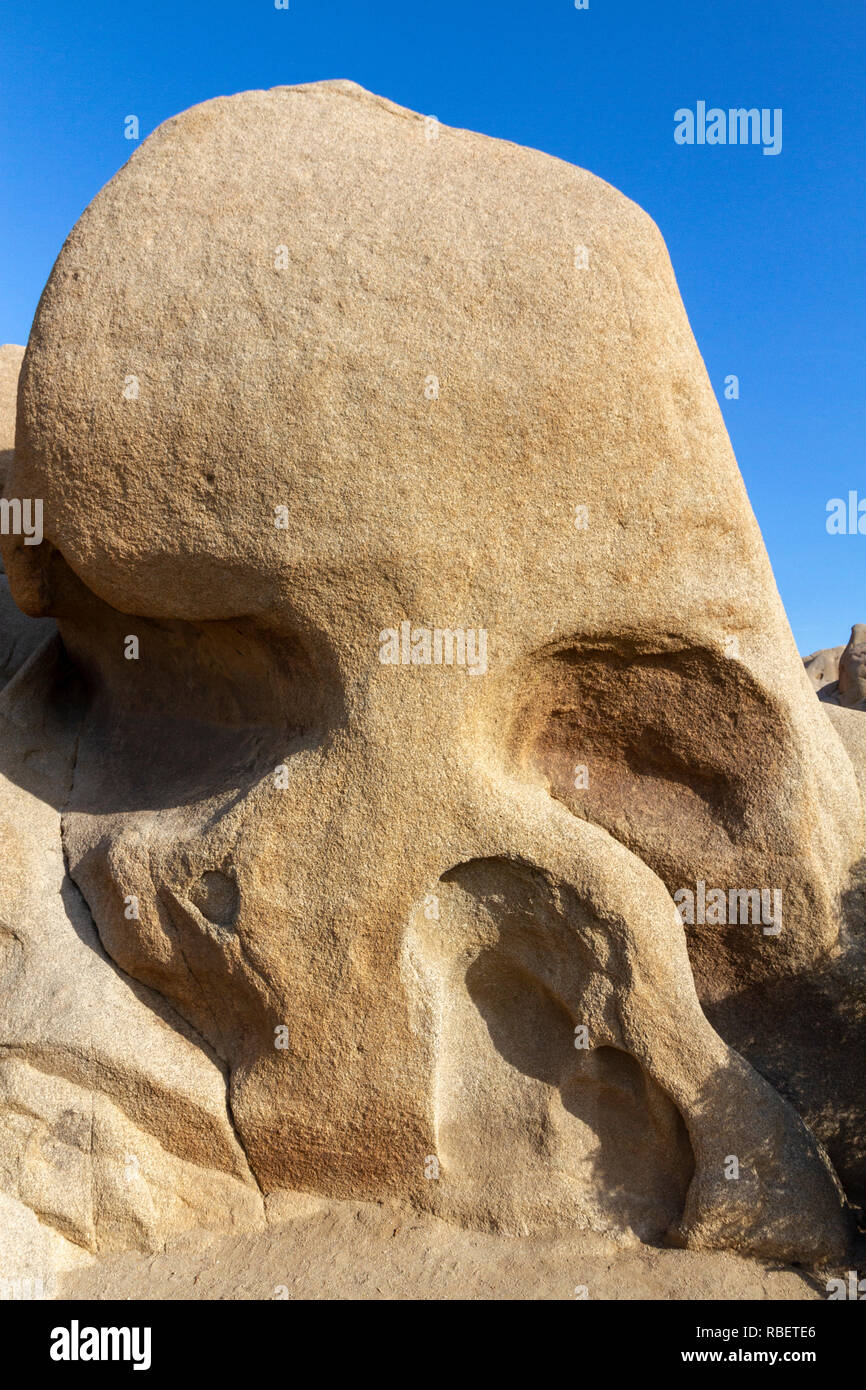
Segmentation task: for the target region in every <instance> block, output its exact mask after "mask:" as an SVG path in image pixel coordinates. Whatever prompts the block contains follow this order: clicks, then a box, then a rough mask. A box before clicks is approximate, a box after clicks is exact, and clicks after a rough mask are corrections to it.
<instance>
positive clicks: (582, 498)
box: [5, 83, 862, 1258]
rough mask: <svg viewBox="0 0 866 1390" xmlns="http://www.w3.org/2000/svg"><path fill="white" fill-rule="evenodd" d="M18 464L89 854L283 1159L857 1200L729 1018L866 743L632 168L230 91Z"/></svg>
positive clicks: (706, 1203) (820, 908)
mask: <svg viewBox="0 0 866 1390" xmlns="http://www.w3.org/2000/svg"><path fill="white" fill-rule="evenodd" d="M11 486H12V487H13V488H14V489H17V491H18V492H19V493H20V494H25V493H26V494H27V495H34V496H39V497H41V498H43V499H44V517H45V520H44V526H45V535H46V544H44V545H43V546H41V547H38V548H36V547H31V548H29V549H25V548H24V547H23V546H21V545H18V544H17V543H16V542H15V541H14V539H13V538H8V540H7V544H6V547H5V549H6V557H7V567H8V571H9V575H10V580H11V584H12V586H13V592H14V593H15V596H16V598H17V599H18V601H19V603H20V604H21V605H22V606H23V607H24V608H25V609H27V611H29V612H31V613H33V614H46V613H47V614H51V615H54V616H55V617H56V618H57V620H58V622H59V625H60V630H61V633H62V636H63V640H64V642H65V645H66V647H67V650H68V651H69V653H70V654H71V656H72V658H73V660H74V662H75V663H76V664H77V666H78V667H79V668H80V671H81V672H82V673H83V675H84V676H85V678H86V682H87V686H88V690H89V704H88V711H87V714H86V716H85V718H84V723H83V726H82V730H81V736H80V741H79V751H78V759H77V765H76V770H75V777H74V785H73V787H72V791H71V795H70V801H69V806H68V809H67V812H66V816H65V821H64V826H65V829H64V835H65V844H66V850H67V855H68V860H69V865H70V872H71V873H72V875H73V877H74V878H75V880H76V882H77V884H78V885H79V887H80V888H81V890H82V892H83V894H84V896H85V898H86V900H87V902H88V904H89V905H90V908H91V911H92V913H93V916H94V920H95V922H96V924H97V926H98V929H99V932H100V935H101V937H102V940H103V942H104V944H105V946H106V948H107V950H108V951H109V953H110V954H111V955H112V956H113V958H114V960H115V961H116V962H117V964H118V965H119V966H120V967H122V969H123V970H125V971H127V972H128V973H129V974H130V975H131V976H133V977H134V978H135V979H136V980H138V981H141V982H143V983H144V984H146V985H149V986H151V987H152V988H154V989H156V990H158V991H160V992H161V993H162V994H164V995H165V996H166V997H167V998H168V999H169V1000H170V1001H171V1002H172V1004H173V1005H174V1006H175V1007H176V1008H177V1010H178V1011H179V1012H180V1013H181V1014H182V1015H184V1017H185V1018H186V1019H187V1020H188V1021H189V1022H190V1023H191V1024H192V1025H193V1026H194V1027H195V1028H196V1029H198V1030H199V1031H200V1032H201V1033H202V1034H203V1035H204V1036H205V1037H206V1039H207V1040H208V1042H209V1044H210V1045H211V1046H212V1047H213V1048H215V1049H216V1051H217V1052H218V1053H219V1054H220V1055H221V1056H222V1057H223V1058H224V1059H225V1060H226V1062H227V1063H228V1065H229V1067H230V1070H231V1105H232V1111H233V1117H234V1122H235V1125H236V1128H237V1132H238V1135H239V1138H240V1140H241V1142H242V1143H243V1145H244V1148H245V1150H246V1152H247V1155H248V1157H249V1160H250V1163H251V1166H252V1168H253V1171H254V1172H255V1174H256V1176H257V1178H258V1179H259V1181H260V1183H261V1184H262V1186H263V1187H264V1188H265V1190H267V1191H270V1190H275V1189H279V1188H301V1189H307V1190H313V1191H321V1192H328V1193H333V1194H338V1195H340V1194H344V1195H348V1194H354V1195H372V1196H377V1195H382V1194H387V1193H390V1194H395V1193H396V1194H398V1195H401V1196H403V1197H406V1198H408V1199H409V1200H411V1201H413V1202H416V1203H419V1204H424V1205H427V1206H430V1207H432V1208H434V1209H436V1210H439V1211H441V1212H443V1213H445V1214H449V1215H453V1216H454V1217H455V1218H456V1219H459V1220H465V1221H475V1222H481V1223H486V1224H490V1225H494V1226H503V1227H505V1228H507V1229H512V1230H522V1229H525V1228H526V1227H527V1226H528V1225H530V1224H548V1225H557V1224H560V1223H565V1222H578V1223H583V1224H585V1225H592V1226H595V1227H598V1228H618V1229H622V1228H631V1229H633V1230H634V1231H636V1232H637V1233H638V1234H640V1235H642V1236H647V1237H652V1236H657V1235H659V1234H661V1233H662V1232H663V1231H665V1230H668V1231H669V1232H670V1233H671V1234H672V1236H673V1237H674V1238H675V1239H677V1240H681V1241H687V1242H691V1243H693V1244H701V1243H703V1244H728V1245H733V1246H740V1247H743V1248H747V1249H754V1250H763V1251H766V1252H770V1253H773V1254H784V1255H791V1254H796V1255H798V1256H800V1257H804V1258H805V1257H810V1256H820V1255H826V1254H828V1253H829V1252H830V1251H831V1250H832V1249H835V1248H838V1247H839V1244H840V1241H841V1239H842V1229H843V1220H842V1213H841V1205H840V1199H839V1196H838V1191H837V1186H836V1182H835V1178H834V1175H833V1173H832V1170H831V1169H830V1167H829V1164H828V1162H827V1159H826V1157H825V1155H824V1153H823V1151H822V1149H821V1147H820V1145H819V1144H817V1143H816V1141H815V1139H814V1138H813V1137H812V1135H811V1134H810V1132H809V1131H808V1130H807V1128H806V1127H805V1125H804V1124H803V1123H802V1120H801V1119H800V1118H799V1117H798V1115H797V1114H796V1112H795V1110H794V1109H793V1108H792V1107H791V1106H790V1105H789V1104H788V1103H787V1102H785V1101H783V1100H782V1099H781V1097H780V1095H779V1094H778V1093H777V1091H776V1090H775V1089H774V1088H773V1086H772V1085H770V1084H769V1082H768V1081H767V1080H765V1079H764V1078H762V1077H761V1076H759V1075H758V1073H757V1072H756V1071H754V1070H753V1069H752V1067H751V1066H750V1065H749V1064H748V1063H747V1062H746V1061H745V1060H743V1058H742V1056H741V1055H740V1052H739V1051H733V1050H732V1046H731V1045H732V1044H733V1046H736V1047H737V1048H738V1049H740V1051H742V1052H745V1053H747V1054H748V1052H749V1050H750V1048H752V1049H757V1052H758V1054H759V1055H762V1056H763V1055H766V1056H767V1058H768V1059H772V1058H774V1057H776V1058H778V1056H779V1054H780V1053H781V1054H784V1047H783V1046H780V1047H776V1046H775V1045H773V1044H772V1043H771V1042H768V1041H767V1040H768V1039H771V1040H772V1039H775V1040H776V1042H778V1041H779V1039H780V1038H782V1039H783V1036H784V1019H783V1017H782V1015H781V1014H780V1013H779V1012H778V1011H774V1003H773V1000H774V997H775V996H774V991H775V990H777V989H782V990H784V988H787V987H788V986H789V984H790V982H791V981H792V980H793V981H796V980H798V979H800V978H801V977H802V976H803V975H804V973H805V972H808V971H809V970H810V969H812V967H813V966H814V965H815V963H816V962H818V961H821V960H823V959H825V958H827V957H828V956H831V955H832V954H833V953H834V951H836V949H837V941H838V936H839V929H840V921H841V917H840V895H841V893H842V891H843V889H844V888H845V886H846V883H847V876H848V873H849V869H850V866H851V864H852V863H853V861H854V860H855V859H856V858H857V855H858V853H859V851H860V845H861V843H862V824H861V820H860V817H859V814H858V817H857V818H856V820H855V822H854V823H852V817H851V813H850V807H851V806H852V805H857V806H858V807H859V805H860V802H859V794H858V792H857V789H856V784H855V781H854V777H853V773H852V770H851V767H850V764H849V762H848V759H847V757H846V755H845V753H844V751H843V749H842V745H841V744H840V742H839V740H838V738H837V736H836V734H835V733H834V732H833V729H832V727H831V726H830V724H829V723H828V721H827V719H826V716H825V713H824V711H823V710H822V708H821V706H820V704H819V703H818V701H816V700H815V698H814V695H813V694H812V692H811V688H810V686H809V683H808V680H807V678H806V676H805V674H804V672H803V668H802V664H801V662H800V660H799V658H798V656H797V652H796V650H795V648H794V644H793V641H792V638H791V635H790V632H789V629H788V626H787V622H786V619H785V616H784V613H783V611H782V608H781V605H780V602H779V599H778V596H777V594H776V591H775V587H774V584H773V579H772V575H771V572H770V568H769V564H768V561H767V558H766V555H765V553H764V549H763V546H762V542H761V538H760V534H759V532H758V529H757V526H756V523H755V520H754V518H753V516H752V513H751V511H750V508H749V505H748V501H747V498H746V495H745V492H744V489H743V485H742V482H741V480H740V477H739V474H738V471H737V467H736V463H735V460H734V458H733V455H732V452H731V449H730V445H729V443H728V440H727V436H726V434H725V430H724V427H723V425H722V422H721V419H720V415H719V411H718V408H717V406H716V403H715V400H714V398H713V394H712V391H711V389H710V386H709V383H708V381H707V378H706V373H705V371H704V368H703V365H702V362H701V359H700V356H699V353H698V351H697V348H696V345H695V342H694V339H693V337H692V334H691V332H690V329H689V326H688V322H687V320H686V316H685V313H684V311H683V308H682V305H681V302H680V299H679V296H678V293H677V289H676V285H675V281H674V277H673V274H672V271H671V267H670V263H669V260H668V257H667V254H666V251H665V248H664V244H663V242H662V239H661V237H660V235H659V233H658V231H657V229H656V227H655V226H654V224H653V223H652V222H651V221H650V219H649V218H648V217H647V216H646V215H645V214H644V213H643V212H642V211H641V210H640V209H638V208H637V207H636V206H635V205H634V204H632V203H630V202H629V201H628V200H627V199H626V198H624V197H623V196H622V195H620V194H619V193H617V192H616V191H615V190H613V189H612V188H610V187H609V186H608V185H606V184H604V183H603V182H601V181H600V180H599V179H597V178H595V177H593V176H592V175H590V174H588V173H586V172H584V171H583V170H580V169H577V168H573V167H571V166H569V165H567V164H565V163H562V162H560V161H558V160H556V159H553V158H550V157H548V156H546V155H543V154H539V153H536V152H534V151H531V150H526V149H521V148H518V147H516V146H513V145H509V144H506V143H503V142H500V141H494V140H490V139H487V138H485V137H482V136H479V135H475V134H471V133H467V132H464V131H459V130H451V129H446V128H444V127H440V126H439V125H438V123H437V122H435V121H433V120H432V119H429V118H428V119H425V118H423V117H419V116H416V115H415V114H414V113H412V112H410V111H406V110H403V109H401V108H399V107H396V106H394V105H392V104H390V103H389V102H386V101H384V100H381V99H379V98H376V97H373V96H371V95H369V94H368V93H366V92H364V91H362V90H361V89H360V88H358V87H356V86H354V85H352V84H349V83H324V84H317V85H314V86H309V87H300V88H278V89H276V90H274V91H270V92H250V93H246V94H244V95H241V96H236V97H230V98H220V99H218V100H215V101H210V102H207V103H205V104H204V105H202V106H199V107H196V108H194V109H192V110H190V111H188V112H186V113H184V114H183V115H181V116H179V117H177V118H176V119H174V120H171V121H169V122H167V123H166V124H165V125H163V126H161V127H160V128H159V129H158V130H157V131H156V132H155V133H154V134H153V135H152V136H151V137H150V138H149V139H148V140H147V141H145V143H144V144H143V145H142V147H141V148H140V149H139V150H138V151H137V152H136V153H135V154H134V155H133V157H132V159H131V160H130V161H129V163H128V164H127V165H126V166H125V168H124V169H122V170H121V172H120V173H119V174H118V175H117V176H116V178H114V179H113V180H112V181H111V183H110V184H109V185H108V186H107V187H106V188H105V189H104V190H103V191H102V193H100V195H99V196H98V197H97V199H96V200H95V201H94V203H93V204H92V206H91V207H90V208H89V209H88V211H87V212H86V213H85V214H84V216H83V217H82V219H81V221H80V222H79V224H78V225H77V227H76V228H75V230H74V231H73V233H72V235H71V236H70V238H69V239H68V241H67V243H66V245H65V247H64V249H63V251H62V253H61V255H60V257H59V260H58V262H57V265H56V266H55V269H54V271H53V273H52V276H51V280H50V282H49V284H48V287H47V289H46V291H45V294H44V296H43V299H42V302H41V304H40V308H39V312H38V315H37V319H36V322H35V324H34V328H33V333H32V336H31V340H30V345H29V349H28V353H27V357H26V359H25V365H24V372H23V381H22V389H21V395H20V400H19V425H18V439H17V451H16V461H15V465H14V469H13V472H12V483H11ZM712 890H716V893H717V894H718V893H721V894H722V897H723V898H724V901H725V903H726V904H727V902H728V895H729V894H734V895H735V897H734V899H733V900H734V901H735V902H736V903H738V904H739V905H740V907H742V903H743V901H745V902H747V903H749V904H752V905H753V904H754V903H755V901H758V902H762V901H763V902H766V901H770V902H772V903H773V905H774V907H773V911H772V912H770V913H769V914H768V913H760V912H759V913H758V914H757V915H756V914H755V913H752V915H751V916H750V917H748V919H747V920H745V921H744V919H743V914H742V912H740V913H739V915H737V913H734V914H733V920H731V914H730V913H729V912H727V910H726V912H725V914H724V915H720V913H719V912H718V911H717V912H716V914H715V915H712V914H710V913H709V912H707V911H705V910H703V905H704V904H705V902H706V900H707V895H708V894H710V893H711V892H712ZM762 892H763V893H764V894H765V895H766V897H765V898H764V899H762V898H761V893H762ZM689 894H691V895H692V896H691V898H689ZM776 895H778V896H776ZM675 897H676V901H677V903H678V904H679V905H680V912H679V913H678V912H677V909H676V908H675V905H674V898H675ZM718 901H719V899H718V898H717V899H716V903H717V905H718ZM689 902H691V903H692V905H693V908H694V910H693V911H685V910H684V905H685V904H687V903H689ZM779 904H782V905H783V907H782V909H781V910H778V905H779ZM681 918H683V919H684V921H685V926H684V924H683V920H681ZM696 986H697V989H696ZM744 995H748V997H749V999H750V1000H751V1006H750V1009H749V1010H748V1011H747V1012H746V1013H743V1011H742V1010H741V1011H739V1012H738V1011H737V1010H736V1009H733V1008H730V1007H729V1006H730V1002H731V1000H732V999H735V1000H741V999H742V998H743V997H744ZM699 997H700V1001H701V1002H700V1003H699ZM702 1004H703V1006H704V1008H702V1007H701V1005H702ZM726 1008H727V1009H728V1012H729V1015H730V1028H729V1031H728V1033H727V1036H726V1040H725V1041H723V1039H722V1038H721V1037H720V1036H719V1033H718V1032H716V1031H715V1030H714V1028H713V1027H712V1026H711V1024H710V1022H708V1015H709V1017H710V1018H712V1017H713V1016H714V1011H716V1014H717V1015H718V1016H719V1017H721V1016H722V1015H723V1014H724V1012H725V1009H726ZM704 1009H706V1011H707V1012H706V1013H705V1012H704ZM764 1044H766V1046H764ZM762 1048H763V1051H762ZM779 1065H780V1066H781V1064H779ZM768 1070H769V1071H772V1068H771V1067H769V1068H768ZM782 1070H784V1069H783V1068H782ZM793 1070H794V1069H792V1071H793ZM777 1071H778V1068H777ZM779 1079H786V1080H787V1082H788V1083H789V1084H787V1086H786V1089H787V1093H788V1095H789V1096H793V1097H794V1099H799V1096H798V1092H797V1083H796V1080H795V1078H794V1077H793V1076H791V1077H788V1078H784V1077H780V1076H777V1075H774V1076H773V1080H779ZM804 1108H805V1109H808V1106H805V1107H804ZM737 1174H738V1175H739V1176H737Z"/></svg>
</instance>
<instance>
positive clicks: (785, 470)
mask: <svg viewBox="0 0 866 1390" xmlns="http://www.w3.org/2000/svg"><path fill="white" fill-rule="evenodd" d="M0 33H2V40H3V42H2V53H3V58H2V69H3V82H2V89H0V160H2V163H0V180H2V187H3V198H2V214H0V217H2V222H0V341H6V342H25V341H26V339H27V334H28V332H29V328H30V322H31V319H32V317H33V313H34V310H35V308H36V303H37V300H38V298H39V294H40V292H41V290H42V287H43V285H44V283H45V280H46V279H47V277H48V274H49V271H50V270H51V266H52V263H53V261H54V258H55V257H56V255H57V253H58V251H59V249H60V246H61V244H62V242H63V240H64V238H65V236H66V234H67V233H68V231H69V229H70V228H71V227H72V225H73V223H74V222H75V221H76V219H77V218H78V216H79V215H80V213H81V212H82V211H83V209H84V208H85V207H86V206H87V204H88V203H89V202H90V200H91V198H92V197H93V196H94V194H95V193H96V192H97V191H98V190H99V188H101V186H102V185H103V184H104V183H105V182H106V181H107V180H108V179H109V178H110V177H111V175H112V174H113V173H114V172H115V171H116V169H117V168H118V167H119V166H120V165H121V164H122V163H123V162H124V161H125V160H126V159H127V158H128V157H129V155H130V153H131V151H132V148H133V146H131V144H130V143H129V142H128V141H127V140H125V139H124V138H123V123H124V117H125V116H127V115H128V114H130V113H135V114H136V115H137V116H138V117H139V120H140V123H141V134H142V136H145V135H146V134H147V133H149V131H151V130H152V129H153V128H154V126H156V125H158V124H159V123H160V121H163V120H165V118H166V117H168V116H171V115H173V114H174V113H176V112H177V111H180V110H183V109H184V108H185V107H187V106H190V105H192V104H193V103H194V102H198V101H203V100H205V99H206V98H208V97H212V96H217V95H220V94H222V93H229V92H237V91H243V90H244V89H245V88H250V87H273V86H278V85H280V84H285V83H295V82H309V81H314V80H317V79H321V78H329V77H349V78H352V79H353V80H354V81H356V82H360V83H361V84H362V85H363V86H365V87H368V88H370V89H371V90H372V91H375V92H379V93H381V94H382V95H384V96H388V97H390V98H391V99H392V100H393V101H397V102H399V103H401V104H402V105H405V106H410V107H412V108H414V109H415V110H419V111H422V112H425V113H429V114H433V115H436V116H437V117H438V118H439V119H440V120H441V121H444V122H445V123H446V124H448V125H456V126H465V127H469V128H471V129H474V130H480V131H484V132H485V133H487V134H489V135H497V136H502V137H505V138H507V139H509V140H515V141H518V142H519V143H521V144H526V145H532V146H535V147H536V148H538V149H542V150H547V151H549V152H550V153H551V154H555V155H558V156H559V157H560V158H563V159H567V160H570V161H571V162H573V163H575V164H580V165H583V166H584V167H586V168H588V169H591V170H593V172H594V173H597V174H600V175H601V176H602V177H603V178H605V179H607V180H608V181H609V182H610V183H613V184H615V185H616V187H618V188H620V189H622V191H623V192H624V193H627V194H628V195H629V197H631V198H634V199H635V200H636V201H637V202H638V203H640V204H641V205H642V206H643V207H644V208H646V209H647V211H648V212H649V213H650V214H651V215H652V216H653V217H654V218H655V220H656V222H657V223H658V225H659V227H660V228H661V230H662V233H663V234H664V236H665V238H666V240H667V244H668V247H669V250H670V253H671V257H672V260H673V264H674V269H675V271H676V274H677V279H678V281H679V285H680V289H681V292H682V295H683V299H684V301H685V305H686V309H687V311H688V313H689V317H690V319H691V323H692V327H693V329H694V331H695V334H696V337H697V340H698V343H699V345H700V348H701V351H702V353H703V356H704V360H705V362H706V364H707V369H708V371H709V373H710V377H711V380H712V382H713V385H714V386H715V388H716V391H717V395H718V396H719V398H720V401H721V404H722V409H723V413H724V416H725V420H726V422H727V425H728V429H729V431H730V434H731V438H732V440H733V444H734V448H735V450H736V453H737V457H738V459H739V462H740V467H741V469H742V472H743V476H744V478H745V480H746V486H747V487H748V490H749V495H750V497H751V499H752V505H753V506H754V508H755V512H756V514H757V517H758V520H759V522H760V525H761V529H762V531H763V533H764V538H765V541H766V544H767V548H768V550H769V552H770V558H771V560H772V562H773V567H774V570H775V574H776V580H777V583H778V585H779V589H780V591H781V594H782V598H783V600H784V603H785V606H786V609H787V612H788V616H789V618H790V621H791V626H792V628H793V630H794V635H795V637H796V639H797V642H798V645H799V647H800V650H801V651H803V652H808V651H811V650H813V649H815V648H817V647H821V646H832V645H836V644H838V643H840V642H844V641H845V640H846V639H847V636H848V629H849V627H850V624H851V623H853V622H854V621H859V620H863V621H866V585H864V582H863V577H864V573H866V535H862V536H861V535H837V536H830V535H828V534H827V531H826V527H825V519H826V504H827V501H828V499H830V498H832V497H840V496H841V497H847V494H848V492H849V491H851V490H855V491H857V492H858V493H859V494H860V495H861V496H862V497H863V498H864V499H866V468H864V416H866V411H864V383H866V371H864V366H866V362H864V358H866V349H864V323H866V302H864V300H866V293H864V284H866V278H864V227H866V216H864V214H866V192H864V183H866V154H864V151H866V101H864V88H866V81H864V73H866V3H864V0H823V3H820V4H819V3H817V0H812V3H807V0H784V2H783V0H724V3H722V0H715V3H710V0H643V3H641V0H589V8H588V9H587V10H580V11H579V10H576V9H575V7H574V0H523V2H522V3H517V0H502V3H494V0H476V2H475V3H473V0H436V3H430V4H426V3H415V4H412V3H408V0H370V3H366V4H365V3H361V0H290V8H289V9H288V10H287V11H285V10H277V9H276V8H275V7H274V3H273V0H236V3H226V0H210V3H208V0H176V3H165V0H136V3H135V4H133V5H124V4H121V3H117V0H114V2H113V3H104V0H85V3H83V4H80V5H70V4H68V3H61V2H60V0H38V3H37V0H6V4H5V5H4V16H3V19H2V21H0ZM699 100H703V101H706V103H707V105H708V106H718V107H721V108H723V109H728V108H729V107H732V106H746V107H752V106H755V107H759V108H762V107H767V108H776V107H781V108H782V111H783V146H782V151H781V153H780V154H779V155H778V156H775V157H773V156H765V155H763V154H762V151H761V149H760V148H759V147H753V146H746V147H743V146H703V147H699V146H697V145H693V146H679V145H677V144H675V142H674V139H673V131H674V111H675V110H676V109H677V108H679V107H685V106H691V107H692V108H694V106H695V104H696V102H697V101H699ZM729 373H735V374H736V375H737V376H738V377H739V380H740V398H739V400H736V401H726V400H724V397H723V390H724V379H725V377H726V375H727V374H729ZM709 562H710V563H711V562H712V561H711V557H710V559H709Z"/></svg>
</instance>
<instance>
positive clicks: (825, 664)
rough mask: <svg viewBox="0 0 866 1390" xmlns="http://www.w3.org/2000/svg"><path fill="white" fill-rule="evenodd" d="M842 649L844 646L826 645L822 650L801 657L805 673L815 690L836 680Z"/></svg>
mask: <svg viewBox="0 0 866 1390" xmlns="http://www.w3.org/2000/svg"><path fill="white" fill-rule="evenodd" d="M844 650H845V648H844V647H826V648H825V649H824V650H823V651H820V652H812V654H811V656H804V657H803V665H804V666H805V668H806V674H807V676H808V677H809V680H810V681H811V682H812V685H813V686H814V688H815V690H816V691H818V692H820V691H821V690H823V689H825V687H827V686H832V685H835V683H836V681H838V679H839V658H840V656H841V655H842V653H843V652H844Z"/></svg>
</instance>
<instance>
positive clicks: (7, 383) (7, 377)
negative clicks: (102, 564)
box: [0, 343, 56, 689]
mask: <svg viewBox="0 0 866 1390" xmlns="http://www.w3.org/2000/svg"><path fill="white" fill-rule="evenodd" d="M23 356H24V349H23V347H17V346H16V345H15V344H14V343H4V344H3V345H2V347H0V495H2V492H3V484H4V480H5V477H6V474H7V472H8V471H9V468H10V466H11V463H12V454H13V450H14V446H15V399H16V394H17V391H18V373H19V371H20V368H21V359H22V357H23ZM55 630H56V628H55V624H54V621H53V620H52V619H51V618H28V617H27V615H26V614H25V613H22V612H21V609H20V608H19V607H18V605H17V604H16V603H15V601H14V600H13V598H12V595H11V594H10V592H9V583H8V581H7V579H6V576H5V574H3V572H2V565H0V689H2V688H3V686H4V685H5V684H6V682H7V681H8V680H9V679H10V678H11V677H12V676H14V674H15V672H16V671H18V670H19V669H20V668H21V667H22V666H23V665H24V662H25V661H26V660H27V658H28V657H29V656H30V654H31V653H32V652H34V651H35V650H36V648H37V647H38V646H39V644H40V643H41V642H43V641H44V639H45V638H46V636H48V635H49V633H51V632H53V631H55Z"/></svg>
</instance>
